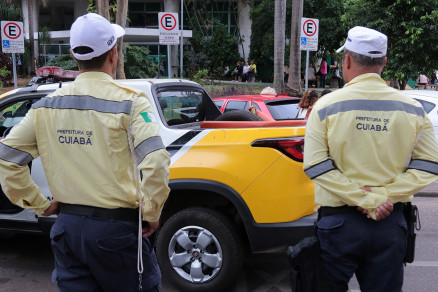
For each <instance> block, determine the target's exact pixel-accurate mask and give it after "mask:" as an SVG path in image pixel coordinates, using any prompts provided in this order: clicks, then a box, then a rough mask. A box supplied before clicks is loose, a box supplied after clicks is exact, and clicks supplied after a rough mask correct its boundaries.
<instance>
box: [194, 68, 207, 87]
mask: <svg viewBox="0 0 438 292" xmlns="http://www.w3.org/2000/svg"><path fill="white" fill-rule="evenodd" d="M207 78H208V69H201V70H199V71H198V72H197V73H196V74H195V75H194V76H193V81H195V82H196V83H199V84H202V85H204V84H205V82H204V80H203V79H207Z"/></svg>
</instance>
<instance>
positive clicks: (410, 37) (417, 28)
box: [343, 0, 438, 89]
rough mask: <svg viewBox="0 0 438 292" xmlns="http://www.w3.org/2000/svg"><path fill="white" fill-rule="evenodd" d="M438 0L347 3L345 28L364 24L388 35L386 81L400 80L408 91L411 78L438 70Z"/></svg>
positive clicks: (376, 0) (355, 1) (354, 1)
mask: <svg viewBox="0 0 438 292" xmlns="http://www.w3.org/2000/svg"><path fill="white" fill-rule="evenodd" d="M437 5H438V1H437V0H416V1H413V0H397V1H395V0H348V1H347V3H346V6H345V7H346V11H345V16H344V17H343V22H344V25H345V26H346V27H348V28H351V27H353V26H356V25H362V26H366V27H370V28H373V29H376V30H378V31H380V32H382V33H384V34H386V35H387V36H388V52H387V57H388V62H387V65H386V67H385V68H384V71H383V74H382V75H383V77H384V78H385V79H391V78H392V79H395V80H398V82H399V86H400V89H405V86H406V83H407V81H408V79H409V78H415V79H416V78H417V77H418V75H419V74H420V73H425V74H428V73H430V72H432V71H434V70H436V68H437V63H438V47H437V46H435V45H433V44H435V43H436V42H437V41H438V35H437V34H436V31H437V23H438V11H437V10H436V7H437Z"/></svg>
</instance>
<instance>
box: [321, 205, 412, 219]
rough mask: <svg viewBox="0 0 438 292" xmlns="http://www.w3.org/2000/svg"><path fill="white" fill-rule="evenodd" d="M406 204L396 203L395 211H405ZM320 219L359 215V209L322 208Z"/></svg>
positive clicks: (351, 207) (341, 207)
mask: <svg viewBox="0 0 438 292" xmlns="http://www.w3.org/2000/svg"><path fill="white" fill-rule="evenodd" d="M404 205H405V204H404V203H395V204H394V209H393V211H403V208H404ZM318 213H319V214H318V215H319V216H318V217H324V216H331V215H339V214H349V213H359V211H357V207H355V206H347V205H344V206H340V207H321V208H319V210H318Z"/></svg>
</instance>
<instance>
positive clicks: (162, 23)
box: [158, 12, 179, 45]
mask: <svg viewBox="0 0 438 292" xmlns="http://www.w3.org/2000/svg"><path fill="white" fill-rule="evenodd" d="M158 23H159V32H160V45H179V30H178V13H171V12H159V13H158Z"/></svg>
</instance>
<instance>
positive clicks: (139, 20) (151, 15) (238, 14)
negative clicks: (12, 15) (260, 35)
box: [21, 0, 251, 77]
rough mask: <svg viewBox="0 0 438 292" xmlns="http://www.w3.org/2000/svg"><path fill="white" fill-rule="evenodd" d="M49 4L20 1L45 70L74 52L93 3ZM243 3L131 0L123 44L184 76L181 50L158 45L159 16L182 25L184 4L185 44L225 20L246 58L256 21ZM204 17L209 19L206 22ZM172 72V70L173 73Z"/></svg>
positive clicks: (53, 0) (62, 0) (59, 0)
mask: <svg viewBox="0 0 438 292" xmlns="http://www.w3.org/2000/svg"><path fill="white" fill-rule="evenodd" d="M46 2H47V5H43V2H42V1H38V0H33V1H28V0H21V7H22V10H23V18H24V31H25V36H26V38H27V39H29V31H30V25H29V24H30V21H32V23H33V27H34V33H33V35H34V42H35V43H34V50H35V56H40V60H38V64H39V65H40V66H43V65H45V63H46V62H47V61H48V60H50V59H52V58H54V57H56V56H60V55H65V54H69V49H70V45H69V29H70V27H71V25H72V23H73V22H74V21H75V19H76V18H77V17H79V16H81V15H83V14H86V13H87V8H88V5H89V1H88V0H48V1H46ZM187 2H189V3H187ZM207 2H208V3H207ZM244 2H245V1H234V0H228V1H187V0H186V1H184V0H129V1H128V22H127V24H126V28H125V30H126V34H125V36H124V38H123V41H124V43H125V44H130V45H139V46H146V47H148V49H149V50H150V56H151V57H152V58H154V59H155V60H156V62H157V63H158V62H159V61H160V60H161V61H163V60H164V62H165V63H166V64H169V66H167V65H166V66H165V73H164V75H166V76H170V77H175V76H179V72H180V62H179V57H178V56H179V50H180V46H177V45H172V46H169V48H167V46H166V45H160V44H159V29H158V25H159V24H158V13H159V12H174V13H179V20H180V22H181V12H180V10H181V3H182V4H183V7H184V11H183V14H182V17H183V23H184V29H183V39H184V44H189V42H190V38H191V37H192V31H191V30H190V28H191V25H194V24H196V25H199V26H212V23H213V26H214V23H215V22H220V23H223V24H225V25H227V27H228V30H229V32H230V33H231V34H234V35H236V37H239V38H240V39H241V40H242V41H241V45H240V47H239V53H240V55H241V57H242V58H244V59H247V57H248V56H249V49H250V46H249V43H250V37H251V20H250V18H249V11H250V7H249V5H248V4H246V3H244ZM29 3H30V4H31V5H30V6H29ZM199 6H202V7H199ZM198 8H202V9H201V10H200V9H198ZM29 11H32V13H31V14H30V15H31V17H29ZM200 11H201V12H202V13H200ZM205 19H208V20H209V21H205ZM43 27H46V28H47V29H48V31H49V33H50V42H49V43H48V44H40V45H38V37H39V32H38V31H41V30H42V28H43ZM168 62H169V63H168ZM168 68H169V69H170V71H171V72H170V74H169V73H168Z"/></svg>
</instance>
